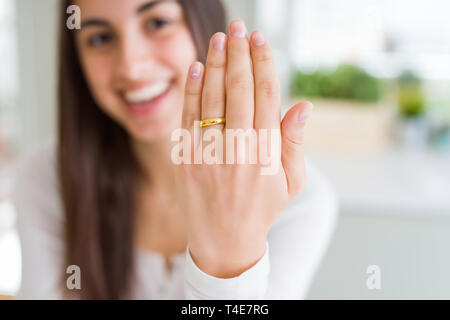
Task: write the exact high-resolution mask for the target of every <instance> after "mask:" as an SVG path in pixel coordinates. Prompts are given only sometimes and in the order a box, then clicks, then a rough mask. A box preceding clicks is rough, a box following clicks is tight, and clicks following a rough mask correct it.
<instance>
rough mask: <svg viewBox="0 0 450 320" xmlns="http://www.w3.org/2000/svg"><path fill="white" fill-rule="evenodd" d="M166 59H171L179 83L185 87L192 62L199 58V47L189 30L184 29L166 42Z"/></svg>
mask: <svg viewBox="0 0 450 320" xmlns="http://www.w3.org/2000/svg"><path fill="white" fill-rule="evenodd" d="M164 56H165V60H166V61H169V60H170V64H171V66H172V69H173V70H174V71H175V72H176V74H177V78H178V79H177V80H178V82H179V84H180V85H181V86H182V87H183V88H184V84H185V82H186V76H187V72H188V70H189V67H190V65H191V64H192V63H194V62H195V61H196V60H197V49H196V48H195V45H194V41H193V40H192V37H191V35H190V33H189V30H187V29H183V31H182V32H178V33H177V34H176V35H175V36H174V37H172V38H171V39H170V41H168V42H167V43H166V46H165V50H164Z"/></svg>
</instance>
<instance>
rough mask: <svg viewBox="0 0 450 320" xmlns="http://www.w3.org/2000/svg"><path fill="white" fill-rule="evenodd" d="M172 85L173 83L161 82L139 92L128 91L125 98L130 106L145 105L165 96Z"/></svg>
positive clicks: (124, 95)
mask: <svg viewBox="0 0 450 320" xmlns="http://www.w3.org/2000/svg"><path fill="white" fill-rule="evenodd" d="M171 85H172V81H160V82H156V83H154V84H151V85H148V86H146V87H143V88H141V89H138V90H133V91H126V92H125V93H124V94H123V97H124V99H125V101H126V102H127V103H128V104H130V105H140V104H145V103H149V102H151V101H152V100H154V99H156V98H158V97H159V96H161V95H162V94H164V93H165V92H166V91H168V89H169V88H170V87H171Z"/></svg>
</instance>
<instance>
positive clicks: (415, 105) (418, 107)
mask: <svg viewBox="0 0 450 320" xmlns="http://www.w3.org/2000/svg"><path fill="white" fill-rule="evenodd" d="M397 103H398V109H399V112H400V114H401V115H402V116H404V117H406V118H413V117H418V116H420V115H422V114H424V113H425V98H424V96H423V94H422V92H421V91H420V90H418V89H417V88H413V87H410V88H400V89H399V92H398V96H397Z"/></svg>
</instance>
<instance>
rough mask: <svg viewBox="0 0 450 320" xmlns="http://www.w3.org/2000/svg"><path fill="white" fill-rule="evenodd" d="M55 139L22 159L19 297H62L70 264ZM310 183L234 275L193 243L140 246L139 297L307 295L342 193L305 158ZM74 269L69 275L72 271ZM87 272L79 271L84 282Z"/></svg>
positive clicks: (136, 286) (18, 201) (18, 189)
mask: <svg viewBox="0 0 450 320" xmlns="http://www.w3.org/2000/svg"><path fill="white" fill-rule="evenodd" d="M56 168H57V167H56V158H55V146H54V145H53V144H51V145H49V146H47V147H45V148H43V149H41V150H39V151H38V152H35V153H34V154H33V155H32V156H31V157H29V158H27V159H26V161H24V162H23V163H22V165H21V166H20V169H19V170H18V177H17V180H16V192H15V197H14V201H15V205H16V209H17V213H18V228H19V234H20V240H21V250H22V284H21V289H20V293H19V298H22V299H59V298H61V297H62V291H63V290H62V288H61V285H63V284H62V283H61V281H60V279H61V277H62V276H63V275H64V274H65V273H66V268H67V267H68V266H66V265H64V250H65V244H64V241H65V240H64V239H65V238H64V228H63V225H64V212H63V209H62V205H61V199H60V195H59V191H58V190H59V188H58V179H57V171H56ZM307 176H308V184H307V187H306V188H305V190H303V191H302V192H301V194H300V195H299V196H298V197H297V198H296V199H295V200H294V201H293V202H292V203H291V204H290V206H289V207H288V208H287V209H286V210H285V211H284V212H282V213H281V215H280V216H279V218H278V219H277V220H276V222H275V223H274V224H273V226H272V228H271V229H270V231H269V235H268V239H267V246H266V253H265V255H264V256H263V257H262V258H261V259H260V260H259V261H258V262H257V263H256V264H255V265H254V266H253V267H252V268H250V269H249V270H247V271H245V272H244V273H242V274H241V275H239V276H237V277H235V278H232V279H219V278H215V277H213V276H210V275H208V274H206V273H204V272H203V271H202V270H200V269H199V268H198V267H197V266H196V265H195V263H194V262H193V260H192V259H191V256H190V254H189V250H188V249H186V252H185V253H183V254H179V255H174V256H173V257H172V259H171V264H172V268H171V270H170V271H169V270H168V269H167V267H166V263H165V259H164V256H163V255H161V254H159V253H157V252H148V251H143V250H140V249H136V270H135V274H136V276H135V280H134V283H133V285H132V287H133V288H134V289H133V293H132V294H133V297H134V298H136V299H261V298H262V299H303V298H305V297H306V294H307V291H308V288H309V286H310V284H311V281H312V279H313V277H314V274H315V271H316V269H317V268H318V266H319V264H320V261H321V258H322V257H323V255H324V253H325V251H326V249H327V247H328V243H329V241H330V239H331V236H332V234H333V230H334V226H335V222H336V217H337V211H338V210H337V201H336V197H335V193H334V192H333V189H332V188H331V187H330V185H329V183H328V181H327V179H326V178H325V177H324V176H323V175H322V174H321V173H320V172H319V171H318V170H317V168H315V167H314V166H313V165H312V164H311V163H309V162H307ZM68 276H69V275H67V277H68ZM82 281H83V276H82V272H81V284H82Z"/></svg>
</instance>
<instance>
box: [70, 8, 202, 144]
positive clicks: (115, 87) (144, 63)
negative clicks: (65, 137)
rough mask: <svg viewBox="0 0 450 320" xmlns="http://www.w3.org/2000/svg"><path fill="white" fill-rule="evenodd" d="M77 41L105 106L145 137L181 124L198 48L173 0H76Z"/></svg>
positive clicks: (92, 84)
mask: <svg viewBox="0 0 450 320" xmlns="http://www.w3.org/2000/svg"><path fill="white" fill-rule="evenodd" d="M76 4H77V5H78V6H79V7H80V9H81V20H82V28H81V30H80V31H79V32H78V33H77V36H76V44H77V48H78V54H79V57H80V61H81V65H82V68H83V71H84V74H85V77H86V79H87V82H88V85H89V88H90V90H91V92H92V94H93V96H94V99H95V100H96V102H97V104H98V105H99V106H100V108H102V110H103V111H104V112H105V113H107V114H108V115H109V116H110V117H111V118H113V119H114V120H115V121H116V122H118V123H119V124H120V125H122V126H123V127H124V128H125V129H126V130H127V131H128V133H129V134H130V135H131V136H132V137H133V138H135V139H137V140H140V141H152V140H154V139H157V138H159V137H162V136H167V135H168V134H170V132H171V131H172V130H173V129H174V128H177V127H179V126H180V121H181V114H182V108H183V93H184V83H185V79H186V75H187V72H188V68H189V66H190V65H191V64H192V63H193V62H194V61H195V60H196V58H197V52H196V49H195V46H194V42H193V39H192V37H191V34H190V31H189V29H188V27H187V25H186V23H185V21H184V16H183V11H182V7H181V5H180V4H178V3H177V2H176V1H174V0H163V1H158V0H150V1H149V0H114V1H111V0H95V1H92V0H77V1H76Z"/></svg>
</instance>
